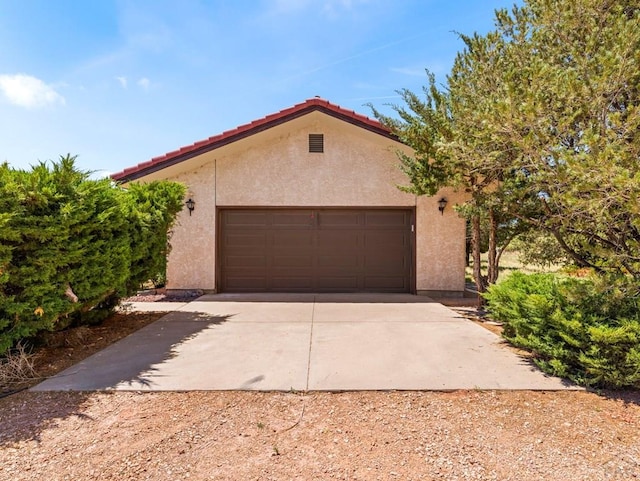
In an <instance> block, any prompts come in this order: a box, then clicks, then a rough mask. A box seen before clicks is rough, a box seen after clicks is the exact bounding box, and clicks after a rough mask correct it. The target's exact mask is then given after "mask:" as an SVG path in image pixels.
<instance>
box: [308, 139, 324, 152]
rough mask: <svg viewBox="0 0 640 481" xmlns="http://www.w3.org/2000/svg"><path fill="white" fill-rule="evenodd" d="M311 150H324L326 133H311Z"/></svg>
mask: <svg viewBox="0 0 640 481" xmlns="http://www.w3.org/2000/svg"><path fill="white" fill-rule="evenodd" d="M309 152H311V153H320V154H321V153H323V152H324V134H309Z"/></svg>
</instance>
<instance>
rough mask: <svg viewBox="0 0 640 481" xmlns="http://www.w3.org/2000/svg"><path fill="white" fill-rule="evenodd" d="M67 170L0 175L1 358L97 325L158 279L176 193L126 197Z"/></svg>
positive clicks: (143, 189) (176, 187)
mask: <svg viewBox="0 0 640 481" xmlns="http://www.w3.org/2000/svg"><path fill="white" fill-rule="evenodd" d="M74 160H75V158H74V157H71V156H66V157H61V158H60V160H59V162H56V163H53V164H47V163H43V162H41V163H39V164H38V165H36V166H34V167H32V169H31V170H29V171H26V170H19V169H12V168H10V167H9V166H8V164H3V165H0V354H2V353H4V352H6V351H7V350H8V349H9V348H10V347H11V346H13V345H15V344H16V343H17V342H18V341H20V340H21V339H25V338H29V337H31V336H33V335H35V334H36V333H38V332H40V331H43V330H58V329H62V328H64V327H67V326H69V325H71V324H75V325H81V324H87V323H93V322H97V321H100V320H101V319H103V318H104V317H106V315H108V314H109V313H110V312H111V310H112V309H113V307H115V306H116V305H117V303H118V300H119V299H120V298H122V297H123V296H126V295H129V294H131V293H132V292H134V291H135V290H136V289H137V288H138V286H139V285H140V284H141V283H142V282H144V281H145V280H147V279H150V278H153V277H156V276H158V275H160V274H161V273H163V272H164V267H165V262H166V254H167V247H168V238H167V233H168V230H169V228H170V227H171V225H172V224H173V222H174V220H175V217H176V215H177V213H178V212H179V211H180V209H181V208H182V203H183V198H184V193H185V188H184V186H182V185H181V184H177V183H173V182H152V183H148V184H133V185H131V186H130V187H129V188H127V189H126V190H125V189H122V188H120V187H118V186H116V185H114V184H113V182H112V181H111V180H110V179H102V180H91V179H90V178H89V173H87V172H82V171H79V170H78V169H77V168H76V167H75V163H74Z"/></svg>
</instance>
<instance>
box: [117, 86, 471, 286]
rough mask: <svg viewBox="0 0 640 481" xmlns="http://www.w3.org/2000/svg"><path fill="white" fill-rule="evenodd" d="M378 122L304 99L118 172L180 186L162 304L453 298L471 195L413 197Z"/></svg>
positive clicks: (461, 273) (460, 279) (123, 179)
mask: <svg viewBox="0 0 640 481" xmlns="http://www.w3.org/2000/svg"><path fill="white" fill-rule="evenodd" d="M399 154H401V155H406V156H411V155H413V151H412V150H411V149H410V148H409V147H408V146H406V145H404V144H403V143H402V141H401V139H399V138H398V137H396V136H395V135H394V134H393V133H392V132H391V131H390V130H389V129H387V128H386V127H385V126H384V125H382V124H380V123H379V122H378V121H376V120H373V119H370V118H368V117H366V116H364V115H361V114H358V113H356V112H354V111H352V110H348V109H345V108H342V107H340V106H339V105H335V104H332V103H331V102H329V101H327V100H324V99H320V98H316V97H314V98H311V99H308V100H306V101H304V102H302V103H299V104H296V105H293V106H292V107H289V108H286V109H283V110H280V111H278V112H275V113H272V114H269V115H267V116H265V117H261V118H259V119H256V120H253V121H251V122H249V123H246V124H243V125H239V126H238V127H236V128H233V129H231V130H226V131H224V132H221V133H219V134H216V135H213V136H211V137H209V138H206V139H203V140H200V141H198V142H195V143H193V144H189V145H185V146H183V147H180V148H179V149H177V150H173V151H171V152H167V153H166V154H164V155H161V156H159V157H154V158H153V159H151V160H148V161H146V162H142V163H140V164H138V165H136V166H132V167H129V168H127V169H125V170H123V171H122V172H119V173H116V174H113V176H112V178H113V179H114V180H116V181H117V182H119V183H120V184H121V185H123V186H124V187H125V188H126V186H127V185H129V184H130V183H132V182H155V181H158V180H171V181H174V182H180V183H182V184H184V185H185V186H186V188H187V192H186V195H185V198H184V209H183V210H182V212H180V213H179V215H178V218H177V220H176V223H175V225H174V226H173V227H172V228H171V235H170V239H169V244H170V249H169V254H168V258H167V271H166V288H167V292H170V293H176V294H182V293H184V292H193V291H202V292H205V293H216V292H234V293H236V292H237V293H243V292H244V293H253V292H307V293H314V292H384V293H396V292H398V293H412V294H419V295H427V296H437V297H443V296H456V297H459V296H462V295H463V294H464V288H465V247H466V246H465V244H466V243H465V238H466V224H465V221H464V219H463V218H462V217H460V216H459V215H458V212H457V211H456V209H455V208H454V207H455V206H456V205H462V204H463V203H464V202H465V201H466V198H467V196H468V194H467V193H466V192H464V191H462V190H460V191H456V190H455V189H453V188H443V189H441V190H439V191H438V192H436V193H435V194H434V195H432V196H429V195H420V196H418V195H415V194H413V193H411V192H410V191H409V190H410V189H409V190H408V189H406V188H405V187H406V186H407V182H408V178H407V175H406V174H405V172H403V169H402V168H401V165H400V161H399V159H398V155H399Z"/></svg>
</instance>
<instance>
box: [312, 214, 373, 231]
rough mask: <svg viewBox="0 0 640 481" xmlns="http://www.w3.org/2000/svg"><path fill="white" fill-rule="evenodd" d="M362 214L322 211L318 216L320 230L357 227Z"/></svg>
mask: <svg viewBox="0 0 640 481" xmlns="http://www.w3.org/2000/svg"><path fill="white" fill-rule="evenodd" d="M361 218H362V214H360V213H358V212H349V211H334V212H331V211H323V212H320V213H319V215H318V219H319V225H320V227H321V228H329V229H330V228H344V227H350V228H353V227H357V226H358V225H360V224H361V221H360V219H361Z"/></svg>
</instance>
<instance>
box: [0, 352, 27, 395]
mask: <svg viewBox="0 0 640 481" xmlns="http://www.w3.org/2000/svg"><path fill="white" fill-rule="evenodd" d="M34 363H35V354H33V353H31V351H30V350H29V349H27V348H26V347H24V346H23V345H22V344H21V343H18V344H17V345H16V346H15V347H14V348H13V349H10V350H8V351H7V352H6V353H5V354H4V355H3V356H2V357H0V392H3V391H11V390H12V389H15V388H17V387H20V386H22V385H23V384H24V383H25V382H27V381H30V380H32V379H33V378H34V377H36V371H35V368H34Z"/></svg>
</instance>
